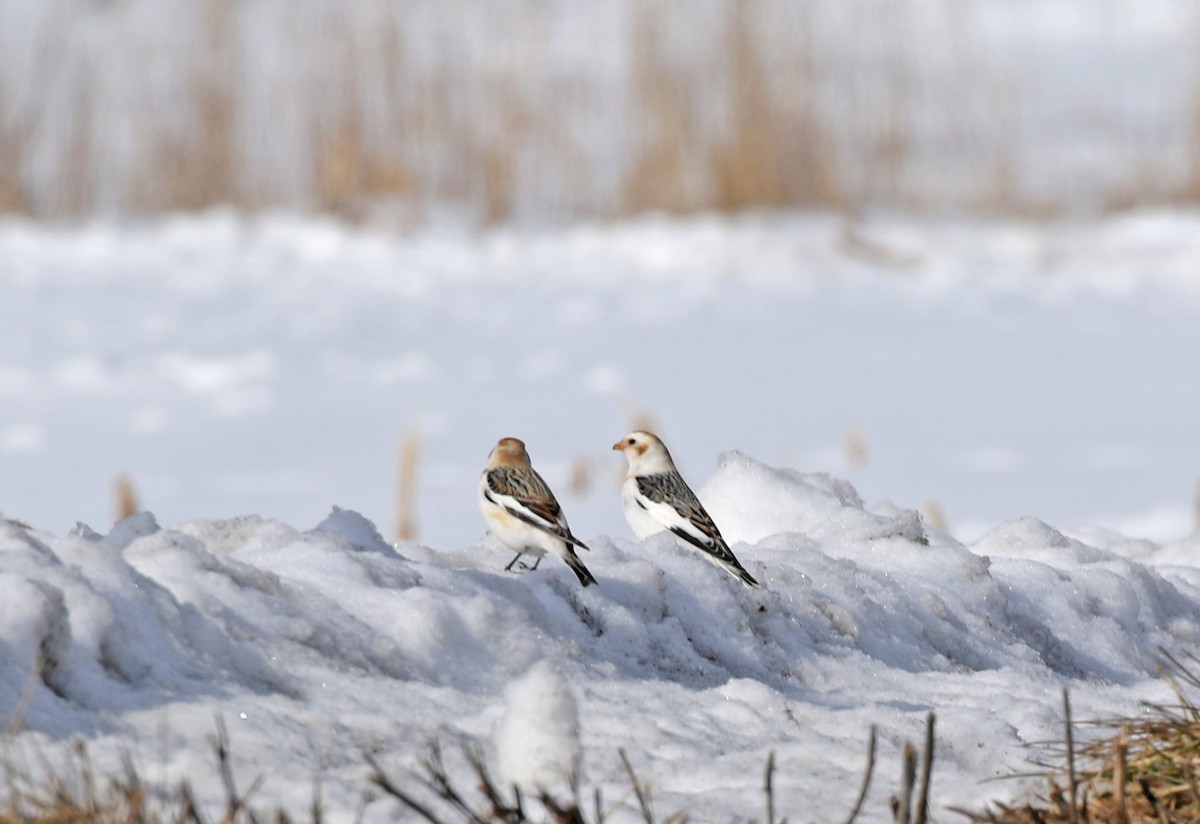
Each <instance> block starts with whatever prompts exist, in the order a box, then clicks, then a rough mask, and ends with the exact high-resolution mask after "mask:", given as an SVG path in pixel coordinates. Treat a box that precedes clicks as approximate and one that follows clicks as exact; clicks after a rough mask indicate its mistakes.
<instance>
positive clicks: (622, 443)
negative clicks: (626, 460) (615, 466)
mask: <svg viewBox="0 0 1200 824" xmlns="http://www.w3.org/2000/svg"><path fill="white" fill-rule="evenodd" d="M613 449H615V450H617V451H619V452H624V451H625V441H617V442H616V443H615V444H613Z"/></svg>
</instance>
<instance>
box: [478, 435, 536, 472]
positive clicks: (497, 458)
mask: <svg viewBox="0 0 1200 824" xmlns="http://www.w3.org/2000/svg"><path fill="white" fill-rule="evenodd" d="M528 463H529V453H528V452H526V451H525V442H524V441H522V440H520V439H519V438H501V439H500V440H499V441H498V442H497V443H496V445H495V446H494V447H492V451H491V452H490V453H488V468H494V467H497V466H513V465H515V464H528Z"/></svg>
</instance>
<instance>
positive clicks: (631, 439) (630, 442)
mask: <svg viewBox="0 0 1200 824" xmlns="http://www.w3.org/2000/svg"><path fill="white" fill-rule="evenodd" d="M625 443H627V444H629V445H630V446H633V443H634V441H633V438H630V439H629V440H627V441H626V442H625Z"/></svg>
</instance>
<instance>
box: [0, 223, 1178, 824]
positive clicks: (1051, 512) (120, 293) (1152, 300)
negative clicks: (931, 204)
mask: <svg viewBox="0 0 1200 824" xmlns="http://www.w3.org/2000/svg"><path fill="white" fill-rule="evenodd" d="M0 295H2V300H0V329H3V330H4V335H3V342H2V344H0V397H2V398H3V400H4V403H3V406H2V407H0V454H2V457H3V460H2V461H0V496H2V497H0V509H2V510H3V511H4V512H5V513H6V514H7V515H8V516H9V517H11V518H15V519H20V520H21V521H24V522H26V523H28V524H30V525H31V527H32V528H31V529H26V528H25V527H22V526H20V525H17V524H14V523H12V522H6V523H5V524H3V525H0V576H3V578H4V589H3V591H4V592H5V595H6V597H5V598H4V599H3V601H2V602H0V651H2V652H0V660H2V661H3V663H2V664H0V721H6V720H7V719H8V718H9V717H10V716H11V715H12V714H13V713H14V712H18V711H19V712H20V713H21V714H22V716H23V718H24V723H25V725H26V726H27V728H28V729H29V730H31V731H32V732H31V733H30V734H28V735H26V736H24V737H23V738H21V739H18V740H19V741H21V740H23V741H37V742H42V743H44V742H45V740H46V739H47V738H48V739H52V740H63V739H66V738H69V737H70V736H73V735H83V736H85V737H87V738H89V739H90V740H91V742H92V747H93V752H94V754H95V755H96V756H97V758H98V759H99V760H100V761H101V763H108V764H115V763H117V758H118V756H119V752H120V750H121V749H129V748H132V749H134V750H135V752H136V753H137V757H138V759H139V760H140V762H141V763H142V764H143V765H144V766H145V768H146V772H147V773H149V774H150V775H151V776H154V775H156V774H161V775H163V776H178V775H184V774H186V775H189V776H192V777H197V776H198V777H199V778H200V781H201V783H200V787H199V789H200V791H201V793H202V794H203V795H205V796H206V797H216V796H218V795H219V782H218V781H217V778H216V775H215V772H214V771H213V770H211V769H210V767H209V766H208V762H209V760H210V759H209V757H208V754H207V751H206V748H205V745H204V742H205V740H206V739H207V737H208V736H209V735H210V734H211V733H212V732H213V730H214V716H215V715H216V714H217V713H218V712H219V713H220V714H221V715H222V717H223V718H224V719H225V723H226V724H227V726H228V727H229V732H230V737H231V739H232V742H233V751H234V759H235V765H236V766H239V767H240V771H244V772H243V774H244V775H246V776H247V780H249V778H250V777H252V776H253V775H255V774H258V773H263V774H264V775H266V776H267V781H266V784H265V786H264V788H263V790H262V791H261V793H260V796H259V798H260V800H263V801H267V802H269V801H278V802H280V803H284V804H287V805H288V806H289V807H290V808H292V809H294V810H297V811H301V812H302V811H303V810H304V809H305V808H306V807H307V805H308V803H309V800H310V798H311V793H312V786H313V784H314V783H315V782H319V783H320V784H321V788H322V796H323V798H324V800H325V802H326V804H327V805H328V806H329V808H330V810H331V811H336V812H337V813H338V815H340V816H344V817H346V818H348V817H350V815H351V813H352V812H353V810H354V809H355V807H356V805H357V804H358V803H359V795H360V794H361V791H362V789H363V778H364V776H365V774H366V770H367V768H366V766H365V763H364V761H363V758H362V753H363V751H364V750H367V749H369V750H374V751H377V752H378V753H379V754H380V758H381V760H382V762H383V763H384V764H386V765H392V766H394V767H396V769H397V771H398V772H401V773H402V771H403V767H405V766H412V765H413V764H414V763H415V762H416V760H417V759H418V758H419V757H420V755H421V754H422V753H423V752H424V745H425V744H426V742H427V741H428V740H429V739H430V738H431V737H433V736H442V737H444V738H446V739H447V740H449V739H450V738H451V737H452V736H453V735H455V734H466V735H469V736H473V737H476V738H478V739H480V740H482V741H483V742H485V744H486V745H487V746H488V747H489V753H490V754H491V756H492V758H493V759H494V760H495V762H496V764H497V768H498V769H499V770H502V772H503V774H504V775H505V776H506V777H509V778H512V779H513V780H525V779H528V778H530V777H544V772H543V770H544V764H543V763H541V762H542V761H543V760H544V759H542V758H541V756H540V755H539V753H541V752H549V753H555V754H558V756H559V759H561V757H562V754H563V753H566V754H568V757H569V754H570V753H572V752H575V751H577V750H578V751H581V752H583V753H584V756H583V758H584V764H583V767H584V773H585V779H586V781H587V783H588V784H589V785H592V784H598V785H601V786H602V787H603V788H604V790H605V793H604V795H605V798H607V799H611V800H613V801H614V802H615V801H616V800H617V799H619V798H621V797H622V786H623V777H622V770H621V767H620V764H619V761H618V760H617V755H616V751H617V748H618V747H622V748H624V749H625V751H626V752H627V753H628V754H629V757H630V760H631V762H632V763H633V764H634V766H635V767H637V768H638V769H639V772H640V773H641V774H642V776H643V777H644V778H646V779H647V780H649V781H650V783H651V784H652V785H653V787H654V789H655V793H656V798H657V802H656V806H657V809H658V810H659V811H660V812H664V813H665V812H669V811H671V810H674V809H677V808H680V807H684V806H686V807H688V808H689V809H690V810H691V811H692V812H693V814H694V815H695V816H696V817H699V818H702V819H704V820H726V819H728V818H730V817H731V816H734V815H751V814H755V811H757V810H759V809H760V806H761V790H760V786H761V777H762V767H763V765H764V763H765V760H766V756H767V753H768V752H769V751H771V750H774V751H775V753H776V759H777V764H778V767H779V774H778V775H777V780H776V784H777V788H778V792H779V798H778V803H779V810H780V811H781V813H786V814H789V815H790V816H791V817H793V818H796V817H797V816H801V817H804V818H805V819H806V820H816V821H823V820H830V819H834V818H838V819H840V818H842V817H844V816H845V814H846V812H847V811H848V809H849V806H850V804H851V803H852V801H853V795H854V792H855V790H856V788H857V782H858V780H859V776H860V773H861V769H862V766H863V757H864V750H865V743H866V736H867V730H868V728H869V726H870V725H871V724H878V725H879V728H880V735H881V738H880V746H881V749H880V755H879V772H878V774H877V776H876V782H875V785H874V789H873V791H872V796H871V798H870V799H869V801H868V809H867V813H868V817H867V818H868V820H885V819H886V818H887V809H886V797H887V795H888V794H890V793H891V792H893V791H894V789H895V783H894V776H896V775H898V772H899V763H898V756H897V753H898V751H899V748H900V746H901V745H902V744H903V741H904V740H919V737H920V734H921V726H922V723H923V718H924V714H925V712H926V711H927V710H929V709H933V710H935V711H936V712H937V713H938V719H939V720H938V751H939V758H938V761H937V765H936V768H935V778H934V793H935V800H936V803H937V804H938V805H943V806H944V805H952V804H969V803H976V802H979V801H980V800H981V799H984V798H987V797H993V796H1006V795H1009V794H1011V793H1013V792H1016V791H1017V789H1018V788H1019V785H1017V784H1009V783H1001V784H986V785H981V784H979V781H980V780H982V779H986V778H991V777H994V776H996V775H1004V774H1007V773H1009V772H1013V771H1019V770H1021V769H1023V768H1024V766H1025V765H1024V760H1023V759H1024V758H1025V756H1026V753H1025V751H1024V748H1023V744H1025V743H1026V742H1029V741H1035V740H1044V739H1053V738H1056V737H1057V736H1058V731H1059V723H1060V719H1059V690H1060V688H1061V687H1062V686H1067V687H1069V688H1070V690H1071V694H1072V697H1073V702H1074V704H1075V707H1076V710H1077V714H1078V716H1079V717H1094V716H1099V715H1108V714H1110V713H1126V714H1127V713H1132V712H1136V711H1137V707H1138V702H1139V701H1141V700H1143V699H1165V698H1167V697H1168V696H1169V693H1168V690H1167V689H1166V687H1165V686H1164V685H1163V684H1162V683H1161V681H1160V680H1159V678H1158V675H1157V666H1158V659H1157V650H1158V648H1160V647H1161V648H1164V649H1166V650H1168V651H1173V652H1186V651H1194V649H1195V647H1196V644H1197V641H1200V564H1197V562H1196V561H1195V560H1194V558H1195V555H1196V552H1197V550H1200V545H1198V544H1197V543H1196V539H1195V537H1191V538H1189V535H1190V534H1191V533H1192V530H1193V496H1194V494H1195V491H1196V481H1197V477H1198V475H1200V466H1198V465H1197V460H1196V456H1197V455H1198V454H1200V427H1197V426H1196V421H1197V420H1200V393H1197V392H1196V391H1195V379H1194V376H1195V364H1196V363H1197V362H1200V334H1198V333H1197V329H1200V323H1198V321H1200V215H1196V214H1190V213H1146V214H1136V215H1129V216H1124V217H1114V218H1111V219H1106V220H1097V221H1091V222H1078V223H1063V224H1055V225H1049V226H1042V225H1036V224H1024V223H1002V224H1001V223H973V222H960V221H941V222H938V221H929V220H922V221H910V220H905V219H901V218H895V217H877V218H872V219H869V220H868V221H867V222H866V223H864V224H861V225H856V226H847V225H845V224H844V223H843V222H842V221H840V220H838V219H836V218H832V217H827V216H822V215H758V216H747V217H742V218H736V219H716V218H696V219H692V220H687V221H669V220H664V219H654V218H646V219H642V220H638V221H631V222H627V223H621V224H611V225H590V226H580V227H576V228H568V229H557V230H542V231H534V230H528V229H522V230H518V229H504V230H495V231H491V232H488V233H484V234H482V235H472V234H467V233H461V232H457V231H454V230H453V229H451V228H443V229H441V230H432V229H431V230H425V231H422V232H420V233H415V234H412V235H409V236H393V235H389V234H385V233H382V232H372V231H365V230H350V229H347V228H345V227H343V226H340V225H338V224H336V223H330V222H322V221H311V220H301V219H296V218H288V217H265V218H260V219H255V220H250V221H246V220H241V219H238V218H235V217H233V216H231V215H228V214H222V213H217V214H211V215H207V216H201V217H194V218H180V219H176V220H172V221H165V222H159V223H155V224H153V225H146V226H114V225H96V226H92V227H90V228H83V229H67V228H48V227H46V226H43V225H36V224H27V223H20V222H8V223H5V224H2V225H0ZM640 416H648V417H649V419H650V421H651V422H652V424H653V426H654V427H655V428H657V429H658V430H659V431H660V432H661V434H663V436H664V438H665V439H666V441H667V443H668V445H669V446H670V447H671V448H672V451H673V453H674V454H675V457H676V459H677V461H678V463H679V464H680V467H681V469H682V471H683V472H684V474H685V476H687V477H688V478H689V479H691V480H692V482H693V485H694V486H695V487H696V488H697V490H698V491H699V493H700V496H701V498H702V499H703V500H704V501H705V503H706V504H707V506H708V507H709V510H710V511H711V513H712V515H713V516H714V518H715V519H716V521H717V522H718V523H719V524H720V525H721V526H722V528H723V530H724V531H725V533H726V536H727V537H728V538H729V539H730V541H731V543H732V544H733V546H734V548H735V551H736V552H737V554H738V556H739V558H741V560H742V561H743V562H744V563H745V564H746V566H747V567H748V568H749V569H750V571H751V572H752V574H754V575H755V577H757V578H758V579H759V580H760V581H762V582H763V583H764V588H763V589H762V590H760V591H753V592H752V591H747V590H745V589H742V588H741V587H739V586H738V585H737V584H736V582H734V581H733V580H732V579H731V578H729V577H728V576H725V575H723V574H722V573H721V572H720V571H719V570H717V569H715V568H713V567H711V566H710V565H708V564H705V563H702V562H700V561H699V560H697V559H695V558H694V556H690V555H687V554H686V553H683V552H682V551H679V550H676V549H675V548H673V547H671V546H669V545H667V544H666V543H664V542H663V541H657V540H654V539H651V540H649V541H647V542H645V543H639V542H636V541H635V540H633V539H632V537H631V536H630V533H629V531H628V529H627V527H626V526H625V524H624V523H623V519H622V516H621V514H620V505H619V502H618V497H617V481H618V478H619V476H620V474H621V472H622V465H623V460H622V459H621V458H620V456H619V455H614V454H613V453H611V451H610V450H609V447H610V445H611V444H612V443H613V442H614V441H615V440H616V439H617V438H618V437H619V436H620V435H622V434H623V433H624V432H625V431H626V430H627V429H629V428H630V427H631V426H632V425H633V422H634V421H635V420H637V419H638V418H639V417H640ZM406 431H415V432H417V433H419V442H420V445H421V452H420V462H419V466H418V471H417V479H418V516H419V521H418V530H419V532H418V537H419V542H418V543H413V542H402V543H398V544H393V543H392V542H391V541H390V535H391V525H392V523H393V522H394V519H395V505H394V499H395V485H396V484H395V475H396V463H397V451H398V444H399V442H400V440H401V438H402V436H403V435H404V433H405V432H406ZM505 435H513V436H518V437H521V438H523V439H524V440H525V441H526V442H527V443H528V445H529V449H530V452H531V454H532V456H533V460H534V464H535V466H537V467H538V468H539V469H540V470H541V471H542V473H543V474H544V475H545V476H546V478H547V480H548V481H549V482H550V484H551V485H552V486H553V487H554V488H555V489H556V490H558V493H559V498H560V500H561V501H562V503H563V506H564V508H565V510H566V512H567V515H568V517H569V518H570V520H571V524H572V527H573V529H574V531H575V533H576V534H577V535H579V536H580V537H581V538H583V540H585V541H586V542H588V543H589V544H590V545H591V547H592V551H591V553H590V554H588V555H587V556H586V557H585V561H586V563H587V564H588V566H589V568H590V569H591V570H592V572H593V573H594V574H595V575H596V577H597V578H598V579H599V582H600V584H599V586H598V587H595V588H590V589H588V590H580V589H579V588H578V586H577V584H576V582H575V579H574V576H573V575H571V573H570V572H569V570H567V569H566V567H565V566H564V565H563V564H561V563H559V562H558V561H557V560H556V559H553V558H551V559H548V560H547V561H545V562H544V563H543V564H542V565H541V567H540V568H539V569H538V570H537V571H536V572H531V573H526V574H523V575H519V576H517V575H512V574H507V573H504V572H503V571H502V567H503V565H504V564H505V563H507V561H508V560H509V557H510V554H509V553H508V552H506V551H505V550H502V549H501V548H499V547H497V546H496V545H495V544H494V543H493V542H492V541H491V540H489V539H485V538H484V528H483V522H482V520H481V519H480V517H479V515H478V512H477V510H476V505H475V500H474V489H475V483H476V480H477V477H478V472H479V470H480V468H481V467H482V465H483V462H484V460H485V458H486V455H487V452H488V450H489V449H490V448H491V446H492V445H493V444H494V443H495V441H496V439H497V438H499V437H501V436H505ZM847 439H849V440H851V441H857V442H858V444H859V446H860V448H859V453H860V456H859V457H858V459H857V460H848V459H849V458H853V457H854V453H855V450H854V449H847V448H845V447H844V446H843V444H844V442H845V441H846V440H847ZM864 445H865V450H864V449H862V448H861V447H862V446H864ZM864 453H865V454H864ZM581 468H583V469H586V471H583V472H581ZM118 472H127V473H129V475H130V476H131V477H132V479H133V480H134V483H135V485H136V487H137V490H138V493H139V496H140V499H141V503H142V505H143V506H144V507H145V508H146V509H148V510H150V511H152V512H153V513H154V515H153V516H150V515H141V516H135V517H134V518H132V519H129V520H126V521H123V522H121V523H119V524H117V525H116V526H115V527H111V526H110V524H111V521H112V507H113V503H112V501H111V500H110V497H111V493H110V483H111V479H112V477H113V476H114V475H115V474H116V473H118ZM580 475H583V476H585V477H586V480H587V482H586V483H576V484H572V483H570V481H571V479H572V477H573V476H576V478H578V476H580ZM851 484H852V485H851ZM930 501H935V502H936V503H937V506H938V508H939V509H940V510H941V512H943V513H944V515H945V518H946V521H947V529H946V530H940V529H937V528H935V526H933V525H932V524H931V523H930V522H929V520H928V519H925V520H922V519H921V518H920V517H918V516H917V515H916V514H915V512H914V510H918V509H922V508H925V507H927V505H928V503H929V502H930ZM334 506H337V507H341V509H337V510H334V509H333V507H334ZM331 512H332V514H331ZM357 513H361V515H360V514H357ZM76 521H83V522H85V523H86V524H88V525H90V528H89V527H73V525H74V524H75V522H76ZM93 529H94V530H95V531H93ZM379 533H382V534H383V536H384V537H382V538H381V537H380V534H379ZM39 648H40V649H41V650H42V652H43V653H44V654H45V655H46V657H47V661H48V662H49V667H48V668H47V669H46V670H45V672H44V676H43V679H42V682H41V683H38V682H34V684H33V690H32V693H29V692H28V689H29V688H30V677H29V673H30V672H31V670H32V669H33V664H34V661H35V660H36V658H37V655H38V650H39ZM29 695H31V696H32V697H31V698H28V696H29ZM23 696H24V697H23ZM205 776H207V779H205ZM626 803H631V800H630V799H628V798H626ZM393 811H394V808H393V807H390V806H389V805H388V804H386V803H385V802H382V801H377V802H374V803H372V804H371V805H369V807H368V816H369V817H379V818H384V817H387V816H389V815H390V814H391V813H392V812H393Z"/></svg>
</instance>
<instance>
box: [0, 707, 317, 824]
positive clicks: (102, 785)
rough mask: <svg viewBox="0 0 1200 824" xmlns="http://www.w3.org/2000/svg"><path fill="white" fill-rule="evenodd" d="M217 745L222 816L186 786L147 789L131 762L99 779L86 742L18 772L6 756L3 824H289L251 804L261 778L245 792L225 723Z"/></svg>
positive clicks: (0, 808)
mask: <svg viewBox="0 0 1200 824" xmlns="http://www.w3.org/2000/svg"><path fill="white" fill-rule="evenodd" d="M210 745H211V747H212V750H213V756H214V761H215V764H216V768H217V771H218V775H219V777H220V780H221V784H222V787H223V789H224V794H225V798H224V802H223V803H222V804H220V805H218V807H217V808H216V809H206V808H204V807H203V806H202V805H201V804H199V803H198V801H197V799H196V797H195V794H194V793H193V791H192V788H191V785H190V783H189V782H188V781H186V780H184V781H181V782H180V783H178V784H177V785H176V786H174V787H172V788H167V789H163V788H156V787H152V786H150V785H148V784H147V783H146V782H145V781H144V780H143V778H142V776H141V775H140V774H139V772H138V769H137V767H136V766H135V764H134V763H133V760H132V759H131V758H129V757H126V758H125V759H124V761H123V765H122V768H121V770H120V771H119V772H117V773H113V774H104V775H101V774H98V773H97V772H96V769H95V766H94V765H93V764H92V760H91V756H90V755H89V753H88V750H87V747H86V746H85V745H84V744H83V743H82V742H77V743H75V744H73V745H72V746H71V747H70V748H69V749H67V750H66V751H65V752H64V753H63V754H62V756H61V757H59V758H53V757H51V756H49V755H47V754H45V753H38V754H37V762H38V763H37V765H36V767H34V768H27V767H22V766H19V765H17V764H16V762H15V760H14V758H13V756H12V754H11V753H6V757H5V760H4V762H3V764H2V765H0V768H2V769H3V774H4V783H3V785H2V786H3V794H4V797H3V800H2V801H0V824H73V823H76V824H210V822H219V823H220V824H259V822H265V821H273V822H276V824H289V822H290V821H291V818H289V817H288V816H287V815H286V814H285V813H283V812H282V811H270V812H264V811H261V810H257V809H255V808H254V807H253V805H251V803H250V800H251V797H252V796H253V795H254V793H255V791H256V790H257V789H258V787H259V786H260V784H261V778H260V779H255V780H254V781H253V782H251V783H250V785H249V786H248V787H247V789H245V790H240V789H239V788H238V786H237V783H236V780H235V778H234V775H233V766H232V763H231V758H230V751H229V739H228V736H227V734H226V732H225V726H224V724H223V723H222V722H221V721H220V719H218V721H217V732H216V733H215V734H214V735H213V736H212V738H211V739H210ZM309 820H310V821H311V822H312V824H320V822H321V821H322V820H323V813H322V810H321V808H320V804H319V802H318V801H317V800H314V802H313V805H312V807H311V809H310V811H309Z"/></svg>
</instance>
